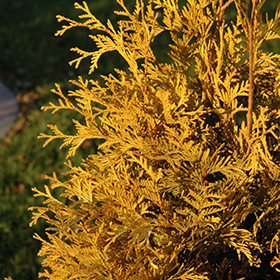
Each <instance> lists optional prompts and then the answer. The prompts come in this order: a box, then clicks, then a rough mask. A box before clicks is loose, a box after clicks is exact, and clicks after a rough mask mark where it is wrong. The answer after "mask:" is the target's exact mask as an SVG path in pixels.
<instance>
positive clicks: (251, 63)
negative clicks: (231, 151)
mask: <svg viewBox="0 0 280 280" xmlns="http://www.w3.org/2000/svg"><path fill="white" fill-rule="evenodd" d="M255 11H256V5H255V1H254V0H253V6H252V12H251V20H250V22H249V24H248V32H249V96H248V113H247V139H248V140H249V138H250V137H251V133H252V118H253V97H254V64H255V63H254V56H255V55H254V45H253V44H254V19H255Z"/></svg>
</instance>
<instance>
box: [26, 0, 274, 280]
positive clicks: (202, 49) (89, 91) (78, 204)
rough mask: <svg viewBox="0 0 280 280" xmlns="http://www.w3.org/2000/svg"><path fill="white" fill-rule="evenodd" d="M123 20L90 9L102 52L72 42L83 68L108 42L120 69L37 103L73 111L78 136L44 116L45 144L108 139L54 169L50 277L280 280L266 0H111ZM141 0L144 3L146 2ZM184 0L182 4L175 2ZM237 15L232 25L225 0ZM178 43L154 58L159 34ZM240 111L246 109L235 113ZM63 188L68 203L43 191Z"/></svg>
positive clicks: (89, 23) (45, 244) (86, 20)
mask: <svg viewBox="0 0 280 280" xmlns="http://www.w3.org/2000/svg"><path fill="white" fill-rule="evenodd" d="M117 2H118V3H119V4H120V7H121V11H118V12H116V13H117V14H118V15H120V16H121V20H120V21H119V22H118V26H119V29H118V30H116V29H114V27H113V25H112V24H111V22H110V21H109V20H108V21H107V23H106V24H104V23H101V22H99V21H98V19H97V18H96V17H95V16H93V15H92V13H91V12H90V11H89V9H88V7H87V4H86V3H85V2H83V4H82V5H80V4H77V3H76V4H75V7H76V8H77V9H80V10H81V11H82V12H83V14H82V15H81V16H80V17H79V18H80V19H81V22H77V21H75V20H70V19H68V18H65V17H63V16H58V20H59V21H66V22H67V24H68V25H64V26H63V28H62V30H61V31H58V32H57V35H62V34H63V33H64V32H65V31H67V30H68V29H71V28H73V27H78V26H83V27H87V28H89V29H90V30H98V31H99V34H98V35H94V36H91V38H92V40H93V41H94V42H95V44H96V46H97V50H95V51H93V52H87V51H83V50H80V49H78V48H74V49H73V50H74V51H76V52H77V53H78V54H79V55H80V56H79V58H77V59H76V60H74V61H72V62H71V63H70V64H75V65H76V67H78V66H79V64H80V62H81V60H82V59H83V58H85V57H90V58H91V66H90V73H92V72H93V71H94V70H95V69H96V68H97V63H98V61H99V58H100V56H101V55H102V54H104V53H106V52H111V51H117V52H118V53H119V54H120V55H121V56H122V57H123V58H124V60H125V61H126V62H127V64H128V70H127V72H125V71H122V70H118V69H115V72H116V73H115V74H111V75H109V76H102V79H103V80H104V81H105V83H102V82H100V81H94V80H90V81H88V80H83V78H81V77H80V78H79V79H78V80H77V81H71V82H72V83H73V84H74V85H75V86H76V87H77V90H76V91H71V92H69V94H68V95H67V96H65V95H64V94H63V93H62V92H61V90H60V87H59V86H58V85H57V86H56V87H57V88H56V90H54V93H56V94H57V95H58V96H59V103H58V104H52V103H50V106H48V107H43V109H44V110H52V113H56V112H57V111H59V110H61V109H67V110H68V109H69V110H75V111H76V112H77V113H79V114H82V115H83V116H84V118H85V121H84V123H81V122H78V121H76V120H73V123H74V125H75V127H76V129H77V133H76V135H73V136H72V135H67V134H65V133H64V132H62V131H61V130H60V129H59V128H58V127H57V126H55V125H50V128H51V129H52V130H53V135H45V134H42V135H41V136H40V137H43V138H47V141H46V144H48V143H49V142H50V141H52V140H54V139H57V138H62V139H64V144H63V145H62V146H67V145H70V146H71V147H70V149H69V153H68V158H69V157H71V156H74V154H75V151H76V150H77V149H78V148H79V147H80V146H81V145H82V143H84V141H85V140H90V139H93V140H94V139H103V140H104V142H103V143H102V144H101V145H100V146H99V153H98V154H94V155H89V156H88V158H87V159H85V160H84V161H83V163H82V164H81V166H79V167H74V166H72V165H71V162H70V161H68V162H67V165H68V166H69V172H67V174H66V175H67V176H68V177H66V179H65V181H64V182H61V181H59V180H58V179H57V177H56V175H55V174H54V175H53V177H52V178H49V179H51V180H52V185H51V186H45V192H42V191H40V190H38V189H36V188H34V191H35V192H36V194H35V195H36V196H45V197H46V201H45V204H46V206H45V207H32V208H31V209H32V210H33V215H34V216H33V222H32V223H31V224H33V223H36V222H37V220H38V219H40V218H43V219H45V220H46V221H47V223H48V224H49V228H48V229H46V232H47V236H48V240H43V239H42V238H41V237H39V236H38V235H36V236H35V238H36V239H39V240H41V241H42V249H41V250H40V252H39V255H41V256H45V257H46V258H45V259H44V261H43V266H44V267H46V270H45V272H44V273H41V274H40V277H45V278H47V279H104V280H105V279H106V280H107V279H114V280H119V279H121V280H123V279H133V280H134V279H237V278H243V279H280V273H279V271H280V270H279V268H280V266H279V264H280V254H279V245H280V244H279V243H280V213H279V205H280V167H279V163H280V149H279V148H280V146H279V145H280V141H279V140H280V137H279V121H280V55H279V54H273V53H268V52H266V51H264V50H263V49H262V44H263V43H264V42H265V41H267V40H271V39H279V38H280V24H279V23H280V9H279V8H278V10H277V11H276V14H275V18H274V19H269V18H268V17H265V16H264V15H262V14H261V7H262V5H263V4H264V2H265V1H261V0H252V1H250V0H228V1H227V2H225V3H224V2H223V0H220V1H217V0H216V1H213V0H188V1H185V2H184V1H182V3H178V1H177V0H149V1H145V4H144V1H142V0H137V1H136V6H135V9H134V11H133V12H132V13H131V11H129V10H128V9H126V7H125V4H124V3H123V0H117ZM146 2H148V3H146ZM179 4H180V5H179ZM230 6H231V7H232V8H234V9H235V10H236V19H235V20H234V21H232V22H231V23H229V24H227V23H226V22H225V21H224V15H225V14H226V11H227V9H228V8H229V7H230ZM163 32H165V33H169V34H170V36H171V39H172V41H173V43H172V44H171V45H170V52H169V53H168V55H169V57H170V58H171V59H172V61H173V62H172V63H170V64H168V63H163V61H164V60H165V57H159V58H158V57H155V55H154V52H153V50H152V49H151V43H152V42H153V41H154V40H156V37H157V36H158V35H159V34H161V33H163ZM244 115H246V118H244V117H243V116H244ZM56 188H62V189H63V192H62V196H63V197H66V198H67V203H62V202H61V201H60V200H59V198H56V197H53V196H52V190H54V189H56Z"/></svg>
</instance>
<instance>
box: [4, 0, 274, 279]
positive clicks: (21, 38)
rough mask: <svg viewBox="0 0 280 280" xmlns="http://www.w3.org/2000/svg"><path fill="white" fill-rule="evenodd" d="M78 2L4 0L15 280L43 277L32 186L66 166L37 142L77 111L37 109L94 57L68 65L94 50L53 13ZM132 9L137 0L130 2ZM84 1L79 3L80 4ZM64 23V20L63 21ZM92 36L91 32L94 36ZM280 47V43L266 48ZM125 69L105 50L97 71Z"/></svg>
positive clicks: (101, 5) (9, 237)
mask: <svg viewBox="0 0 280 280" xmlns="http://www.w3.org/2000/svg"><path fill="white" fill-rule="evenodd" d="M74 2H75V0H48V1H34V0H21V1H20V0H19V1H17V0H15V1H9V0H1V1H0V18H1V20H0V38H1V39H0V54H1V56H0V79H1V80H2V81H4V83H5V84H7V85H8V86H9V87H10V88H11V89H13V90H14V91H15V92H16V93H17V94H18V97H19V100H20V102H21V112H20V114H19V117H18V120H17V121H16V123H15V125H14V127H13V129H12V130H11V131H10V134H9V135H8V137H6V138H5V139H2V142H1V144H0V278H1V279H3V278H4V277H8V276H11V277H13V278H14V280H17V279H18V280H20V279H24V280H26V279H30V280H32V279H38V277H37V274H38V271H39V270H40V269H41V266H40V262H41V259H40V258H38V257H36V254H37V252H38V250H39V248H40V243H39V242H37V241H35V240H33V238H32V235H33V233H34V231H36V232H39V233H40V234H41V235H44V226H45V225H44V224H43V223H42V222H41V223H40V224H39V225H37V226H36V227H33V228H29V226H28V224H29V222H30V219H31V213H30V212H28V211H27V208H28V207H29V206H33V205H38V204H40V203H42V201H41V200H40V199H35V198H34V197H33V194H32V191H31V188H32V187H35V186H36V187H37V188H39V189H43V185H44V183H47V182H45V181H44V175H45V174H47V175H51V174H52V172H53V171H56V172H57V173H58V174H59V173H61V172H63V171H65V170H66V168H65V166H64V164H63V162H64V161H65V156H66V150H59V149H58V147H59V144H61V143H60V142H59V141H57V142H52V143H51V144H49V145H48V146H47V147H46V148H44V149H43V148H42V145H43V143H44V140H42V139H41V140H38V139H37V135H38V134H39V133H40V132H43V133H50V131H49V129H48V128H47V127H46V125H47V124H48V123H53V124H57V125H58V126H59V127H62V128H63V131H64V132H66V133H71V132H73V127H72V125H71V121H70V120H71V119H72V118H79V116H77V115H75V114H73V113H71V112H67V111H65V112H60V113H58V114H56V115H51V114H50V112H41V111H40V107H41V106H42V105H46V104H48V102H56V96H55V95H54V94H52V93H50V89H51V88H53V87H54V86H53V85H54V83H60V84H62V86H63V88H64V89H65V92H66V90H67V89H69V88H70V85H69V84H68V83H67V81H68V80H69V79H72V78H76V77H77V76H78V75H82V76H83V77H87V71H88V67H89V61H83V62H82V63H81V66H80V68H79V69H77V70H76V69H74V68H73V67H70V66H69V65H68V62H69V61H70V60H72V59H74V58H76V57H77V55H76V53H72V52H70V51H69V50H70V48H71V47H75V46H78V47H80V48H81V49H85V50H89V51H91V50H93V49H94V44H93V42H92V41H91V40H90V39H89V38H88V37H87V35H88V30H86V29H81V28H79V29H76V30H71V31H69V32H68V33H66V34H65V35H64V36H63V37H55V36H54V33H55V32H56V31H57V30H58V29H60V28H61V23H58V22H57V21H56V19H55V15H57V14H62V15H65V16H67V17H69V18H76V16H77V15H79V11H76V10H75V9H74ZM125 2H127V3H128V6H129V7H130V8H131V7H133V4H134V2H135V1H128V0H127V1H125ZM276 2H278V1H268V3H267V5H266V7H265V9H266V10H267V11H271V10H275V9H276V6H277V3H276ZM80 3H81V1H80ZM88 4H89V7H90V9H91V11H92V12H93V13H94V14H95V15H97V17H98V18H99V19H100V20H101V21H102V22H103V23H105V22H106V20H107V18H110V20H111V21H112V22H113V23H114V22H116V18H117V16H116V15H115V14H114V13H113V10H120V9H119V6H118V5H117V4H116V3H115V1H114V0H89V1H88ZM62 24H63V23H62ZM91 34H92V33H91ZM167 42H168V39H167V38H166V37H164V36H163V37H162V38H161V39H160V40H159V41H157V42H156V43H155V46H159V47H158V48H157V49H158V54H159V60H160V61H161V59H160V58H161V57H162V58H163V59H166V55H165V56H164V55H161V54H164V53H166V46H167ZM267 47H268V48H270V49H271V50H273V51H276V52H279V44H278V43H277V42H272V43H270V44H268V46H267ZM115 66H117V67H118V68H125V67H126V66H125V63H124V62H123V61H122V60H119V56H118V55H117V54H115V53H111V54H109V55H105V56H104V57H103V58H102V59H101V61H100V63H99V69H98V72H97V73H96V74H95V76H91V78H97V77H98V75H99V73H102V74H108V73H110V72H112V71H113V68H114V67H115ZM97 145H98V143H87V145H84V148H82V149H81V150H80V151H79V152H78V153H77V155H76V156H75V158H74V159H73V164H74V165H78V164H79V163H80V161H81V159H82V158H83V157H86V156H87V155H88V154H90V153H95V152H96V149H97Z"/></svg>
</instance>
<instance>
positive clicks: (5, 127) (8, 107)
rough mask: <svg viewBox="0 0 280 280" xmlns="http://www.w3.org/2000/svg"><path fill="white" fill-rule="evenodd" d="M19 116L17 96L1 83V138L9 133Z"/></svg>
mask: <svg viewBox="0 0 280 280" xmlns="http://www.w3.org/2000/svg"><path fill="white" fill-rule="evenodd" d="M17 114H18V104H17V101H16V96H15V95H14V94H13V93H12V92H11V91H10V90H9V89H8V88H7V87H6V86H5V85H4V84H3V83H1V82H0V138H2V137H3V136H5V135H6V134H7V133H8V131H9V129H10V128H11V126H12V124H13V122H14V121H15V119H16V117H17Z"/></svg>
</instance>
